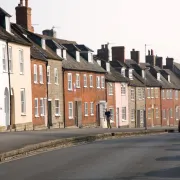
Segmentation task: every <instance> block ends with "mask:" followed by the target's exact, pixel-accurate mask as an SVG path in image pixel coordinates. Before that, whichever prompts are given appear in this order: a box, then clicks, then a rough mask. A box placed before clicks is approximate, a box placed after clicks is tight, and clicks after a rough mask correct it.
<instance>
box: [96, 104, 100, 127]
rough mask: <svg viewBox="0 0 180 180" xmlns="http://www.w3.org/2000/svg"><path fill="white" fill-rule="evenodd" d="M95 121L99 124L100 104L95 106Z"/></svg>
mask: <svg viewBox="0 0 180 180" xmlns="http://www.w3.org/2000/svg"><path fill="white" fill-rule="evenodd" d="M96 123H97V126H100V104H98V105H97V106H96Z"/></svg>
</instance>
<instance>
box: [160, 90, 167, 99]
mask: <svg viewBox="0 0 180 180" xmlns="http://www.w3.org/2000/svg"><path fill="white" fill-rule="evenodd" d="M165 95H166V92H165V90H164V89H163V90H162V91H161V96H162V99H166V98H165V97H166V96H165Z"/></svg>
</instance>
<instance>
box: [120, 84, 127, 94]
mask: <svg viewBox="0 0 180 180" xmlns="http://www.w3.org/2000/svg"><path fill="white" fill-rule="evenodd" d="M125 95H126V85H125V84H121V96H125Z"/></svg>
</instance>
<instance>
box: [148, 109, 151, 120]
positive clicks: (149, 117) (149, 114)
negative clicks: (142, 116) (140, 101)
mask: <svg viewBox="0 0 180 180" xmlns="http://www.w3.org/2000/svg"><path fill="white" fill-rule="evenodd" d="M148 119H151V108H148Z"/></svg>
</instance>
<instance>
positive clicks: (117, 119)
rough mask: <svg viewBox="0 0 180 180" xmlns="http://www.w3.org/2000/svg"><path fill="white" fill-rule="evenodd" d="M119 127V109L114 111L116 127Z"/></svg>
mask: <svg viewBox="0 0 180 180" xmlns="http://www.w3.org/2000/svg"><path fill="white" fill-rule="evenodd" d="M119 126H120V125H119V108H117V109H116V127H117V128H118V127H119Z"/></svg>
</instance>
